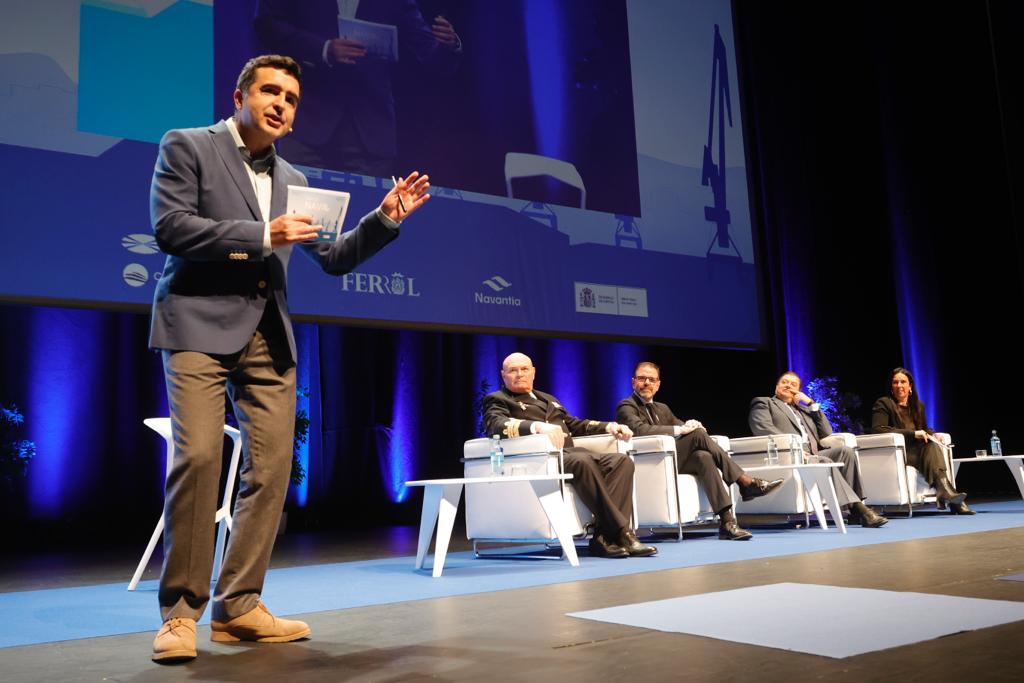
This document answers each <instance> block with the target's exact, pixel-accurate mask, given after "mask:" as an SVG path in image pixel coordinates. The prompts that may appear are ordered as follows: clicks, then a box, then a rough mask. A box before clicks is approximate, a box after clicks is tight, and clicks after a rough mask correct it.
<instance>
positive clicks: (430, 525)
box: [405, 474, 580, 578]
mask: <svg viewBox="0 0 1024 683" xmlns="http://www.w3.org/2000/svg"><path fill="white" fill-rule="evenodd" d="M569 479H572V475H571V474H524V475H517V476H508V477H468V478H467V477H461V478H457V479H420V480H416V481H407V482H405V485H406V486H423V487H424V491H423V512H422V514H421V515H420V539H419V545H418V546H417V548H416V569H422V568H423V563H424V560H425V559H426V556H427V546H429V545H430V537H431V535H432V534H433V533H434V524H435V522H436V523H437V542H436V543H435V544H434V568H433V572H432V574H433V576H434V577H435V578H437V577H438V576H441V571H442V570H443V569H444V560H445V557H446V556H447V555H448V542H449V541H450V540H451V537H452V526H453V525H454V524H455V512H456V511H457V510H458V508H459V499H460V498H461V497H462V487H463V486H500V485H502V484H508V483H510V482H517V481H527V482H530V486H531V487H532V488H533V492H534V494H536V496H537V500H538V501H540V505H541V507H542V508H544V514H546V515H547V516H548V521H549V522H551V528H552V529H554V531H555V534H556V535H557V536H558V542H559V543H560V544H561V545H562V551H563V552H564V553H565V557H566V559H567V560H569V564H571V565H572V566H573V567H578V566H580V561H579V558H578V557H577V556H576V546H575V545H574V544H573V541H572V534H571V533H569V529H570V525H569V511H568V510H567V509H566V503H565V501H564V500H563V499H562V491H561V488H560V486H559V484H560V483H561V482H562V481H567V480H569ZM438 519H440V522H438Z"/></svg>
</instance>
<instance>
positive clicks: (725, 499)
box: [615, 361, 783, 541]
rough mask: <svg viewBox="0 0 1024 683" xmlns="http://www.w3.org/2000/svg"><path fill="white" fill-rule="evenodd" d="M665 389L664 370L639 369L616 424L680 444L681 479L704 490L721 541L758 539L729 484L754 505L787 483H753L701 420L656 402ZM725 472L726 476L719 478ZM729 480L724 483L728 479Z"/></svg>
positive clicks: (641, 366) (645, 366) (617, 413)
mask: <svg viewBox="0 0 1024 683" xmlns="http://www.w3.org/2000/svg"><path fill="white" fill-rule="evenodd" d="M660 388H661V368H659V367H658V366H657V365H656V364H654V363H652V362H650V361H641V362H639V363H637V365H636V369H635V370H633V393H632V394H631V395H629V396H627V397H626V398H624V399H622V400H621V401H619V405H618V407H617V408H616V410H615V419H616V420H618V421H619V422H621V423H623V424H624V425H626V426H627V427H629V428H630V429H632V430H633V433H634V434H635V435H637V436H647V435H648V434H664V435H666V436H674V437H675V438H676V460H677V462H678V465H679V473H680V474H692V475H693V476H694V477H696V478H697V481H698V482H700V485H701V488H703V489H704V493H705V495H707V497H708V502H710V503H711V509H712V510H714V511H715V514H716V515H718V519H719V528H718V538H720V539H722V540H724V541H747V540H749V539H750V537H751V536H752V534H751V533H750V532H749V531H747V530H746V529H743V528H741V527H740V526H739V524H737V523H736V515H735V514H734V513H733V509H732V496H731V495H729V490H728V489H727V488H726V484H729V485H731V484H733V483H736V484H739V487H740V495H741V496H743V500H751V499H753V498H757V497H759V496H763V495H765V494H766V493H770V492H771V491H774V490H775V489H777V488H778V487H779V486H781V485H782V482H783V480H782V479H776V480H774V481H765V480H764V479H758V478H756V477H751V476H750V475H748V474H746V473H745V472H744V471H743V468H742V467H740V466H739V465H737V464H736V463H735V462H734V461H733V459H732V458H731V457H730V456H729V454H728V453H726V452H725V450H724V449H723V448H722V447H721V446H719V445H718V444H717V443H715V440H714V439H712V438H711V437H710V436H708V433H707V430H705V429H704V425H702V424H701V423H700V422H699V421H698V420H687V421H686V422H683V421H682V420H680V419H679V418H678V417H676V416H675V413H673V412H672V409H671V408H669V407H668V406H667V405H665V404H664V403H658V402H657V401H655V400H654V395H655V394H656V393H658V389H660ZM719 471H721V475H719ZM723 478H724V479H725V481H724V482H723V481H722V479H723Z"/></svg>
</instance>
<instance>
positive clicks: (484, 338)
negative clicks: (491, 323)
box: [473, 334, 508, 391]
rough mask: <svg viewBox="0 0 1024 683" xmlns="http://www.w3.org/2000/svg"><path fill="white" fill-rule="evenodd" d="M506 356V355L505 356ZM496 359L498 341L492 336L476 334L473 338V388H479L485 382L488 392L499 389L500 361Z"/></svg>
mask: <svg viewBox="0 0 1024 683" xmlns="http://www.w3.org/2000/svg"><path fill="white" fill-rule="evenodd" d="M506 355H508V354H506ZM502 360H504V357H501V358H499V357H498V340H497V339H496V338H495V337H494V336H492V335H485V334H478V335H476V336H474V337H473V388H474V390H476V389H478V388H480V383H481V382H484V381H486V382H487V384H488V386H489V387H490V391H494V390H495V389H500V388H501V374H500V370H501V361H502Z"/></svg>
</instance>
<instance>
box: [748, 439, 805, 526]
mask: <svg viewBox="0 0 1024 683" xmlns="http://www.w3.org/2000/svg"><path fill="white" fill-rule="evenodd" d="M769 438H773V439H775V446H776V447H777V448H778V449H779V465H792V464H793V463H794V462H796V456H797V454H799V453H802V452H803V446H804V444H803V439H802V438H801V437H800V435H798V434H774V435H773V436H772V437H767V436H744V437H740V438H733V439H729V445H730V447H731V449H732V459H733V460H735V461H736V464H737V465H739V466H740V467H742V468H743V469H751V468H754V467H765V462H764V461H765V456H766V455H767V454H768V440H769ZM758 476H761V477H764V478H766V479H775V478H779V479H784V480H785V481H784V482H783V483H782V486H780V487H779V488H777V489H775V490H774V491H772V492H771V493H769V494H768V495H766V496H762V497H760V498H755V499H754V500H748V501H744V500H737V498H738V497H737V496H736V495H735V493H734V494H733V500H736V507H735V509H736V513H737V514H741V513H742V514H754V515H758V514H764V515H805V516H807V515H808V514H809V509H810V508H809V507H808V505H807V499H806V496H805V494H804V488H803V485H802V484H801V483H800V477H797V476H794V473H793V470H791V469H778V470H772V469H764V470H760V471H759V472H758ZM734 488H735V487H734Z"/></svg>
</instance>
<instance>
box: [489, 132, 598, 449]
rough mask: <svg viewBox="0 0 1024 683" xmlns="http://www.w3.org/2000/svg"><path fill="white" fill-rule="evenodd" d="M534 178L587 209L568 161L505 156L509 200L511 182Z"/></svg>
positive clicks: (580, 185)
mask: <svg viewBox="0 0 1024 683" xmlns="http://www.w3.org/2000/svg"><path fill="white" fill-rule="evenodd" d="M536 176H551V177H552V178H554V179H555V180H558V181H561V182H563V183H565V184H566V185H569V186H570V187H573V188H575V189H577V190H579V192H580V208H581V209H585V208H587V188H586V187H585V186H584V185H583V177H582V176H580V172H579V171H577V170H576V167H575V166H573V165H572V164H570V163H569V162H568V161H562V160H561V159H553V158H551V157H546V156H541V155H539V154H526V153H524V152H508V153H507V154H505V194H506V196H507V197H508V198H509V199H512V198H513V197H514V195H513V194H512V181H513V180H516V179H518V178H532V177H536ZM574 440H575V439H574Z"/></svg>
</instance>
